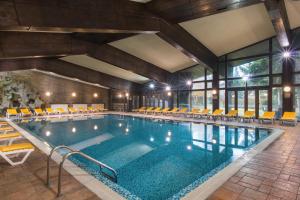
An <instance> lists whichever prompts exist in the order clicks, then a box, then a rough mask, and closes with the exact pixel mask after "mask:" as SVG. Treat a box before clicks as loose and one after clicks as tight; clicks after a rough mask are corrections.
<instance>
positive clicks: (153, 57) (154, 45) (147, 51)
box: [110, 34, 196, 72]
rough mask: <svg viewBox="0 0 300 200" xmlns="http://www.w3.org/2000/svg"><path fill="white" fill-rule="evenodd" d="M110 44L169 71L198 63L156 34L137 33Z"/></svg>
mask: <svg viewBox="0 0 300 200" xmlns="http://www.w3.org/2000/svg"><path fill="white" fill-rule="evenodd" d="M110 45H112V46H114V47H116V48H118V49H120V50H122V51H125V52H127V53H129V54H131V55H133V56H136V57H138V58H140V59H142V60H145V61H147V62H149V63H152V64H154V65H156V66H158V67H160V68H162V69H164V70H167V71H169V72H175V71H178V70H181V69H184V68H187V67H190V66H192V65H195V64H196V63H195V62H194V61H192V60H191V59H190V58H188V57H187V56H186V55H184V54H183V53H182V52H181V51H179V50H178V49H176V48H174V47H173V46H171V45H170V44H169V43H167V42H165V41H164V40H162V39H161V38H160V37H158V36H157V35H155V34H141V35H136V36H133V37H129V38H126V39H122V40H118V41H115V42H112V43H110Z"/></svg>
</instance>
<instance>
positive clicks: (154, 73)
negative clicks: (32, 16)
mask: <svg viewBox="0 0 300 200" xmlns="http://www.w3.org/2000/svg"><path fill="white" fill-rule="evenodd" d="M98 39H99V40H100V41H102V40H101V39H100V38H98ZM80 54H87V55H89V56H91V57H94V58H96V59H98V60H101V61H103V62H106V63H109V64H111V65H114V66H116V67H120V68H122V69H125V70H127V71H131V72H133V73H136V74H139V75H141V76H144V77H147V78H149V79H152V80H155V81H159V82H166V80H167V77H168V76H169V75H170V73H169V72H168V71H166V70H163V69H161V68H159V67H157V66H155V65H153V64H151V63H148V62H146V61H144V60H142V59H139V58H137V57H135V56H132V55H130V54H128V53H126V52H124V51H121V50H119V49H117V48H115V47H112V46H110V45H107V44H104V45H103V44H102V45H98V44H95V43H92V42H89V41H85V40H81V39H77V37H76V38H74V37H72V34H53V33H20V32H12V33H8V32H0V60H1V59H2V60H3V59H19V58H39V57H64V56H67V55H80Z"/></svg>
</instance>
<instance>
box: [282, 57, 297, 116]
mask: <svg viewBox="0 0 300 200" xmlns="http://www.w3.org/2000/svg"><path fill="white" fill-rule="evenodd" d="M294 65H295V62H294V60H293V59H291V58H287V59H286V58H284V60H283V62H282V85H283V88H285V87H290V88H291V90H290V91H289V92H285V91H283V98H282V100H283V101H282V104H283V105H282V109H283V112H287V111H293V87H292V85H293V68H294Z"/></svg>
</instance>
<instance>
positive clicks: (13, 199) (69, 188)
mask: <svg viewBox="0 0 300 200" xmlns="http://www.w3.org/2000/svg"><path fill="white" fill-rule="evenodd" d="M46 160H47V156H46V155H45V154H44V153H42V152H40V151H39V150H37V149H36V150H35V151H34V153H32V154H31V155H30V157H29V158H28V160H27V161H26V162H25V163H24V164H23V165H19V166H16V167H12V166H10V165H8V164H7V163H6V162H4V160H3V159H0V199H1V200H51V199H64V200H69V199H70V200H75V199H76V200H77V199H78V200H94V199H99V198H98V197H97V196H96V195H95V194H94V193H92V192H91V191H89V190H88V189H87V188H85V187H84V186H83V185H81V184H80V183H79V182H78V181H77V180H75V178H73V177H72V176H71V175H69V174H67V173H66V172H65V173H64V174H63V179H62V180H63V181H62V190H63V196H62V197H60V198H56V191H57V172H58V167H57V164H55V163H54V162H51V169H53V170H52V171H53V176H51V182H52V185H51V188H50V189H49V188H48V187H46V185H45V177H46Z"/></svg>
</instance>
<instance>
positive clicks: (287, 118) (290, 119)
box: [280, 112, 297, 126]
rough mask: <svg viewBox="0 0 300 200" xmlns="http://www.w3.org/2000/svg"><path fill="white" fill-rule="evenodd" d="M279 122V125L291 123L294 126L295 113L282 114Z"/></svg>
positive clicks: (295, 121)
mask: <svg viewBox="0 0 300 200" xmlns="http://www.w3.org/2000/svg"><path fill="white" fill-rule="evenodd" d="M280 121H281V124H283V122H293V123H294V125H295V126H296V124H297V114H296V112H284V113H283V116H282V117H281V119H280Z"/></svg>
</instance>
